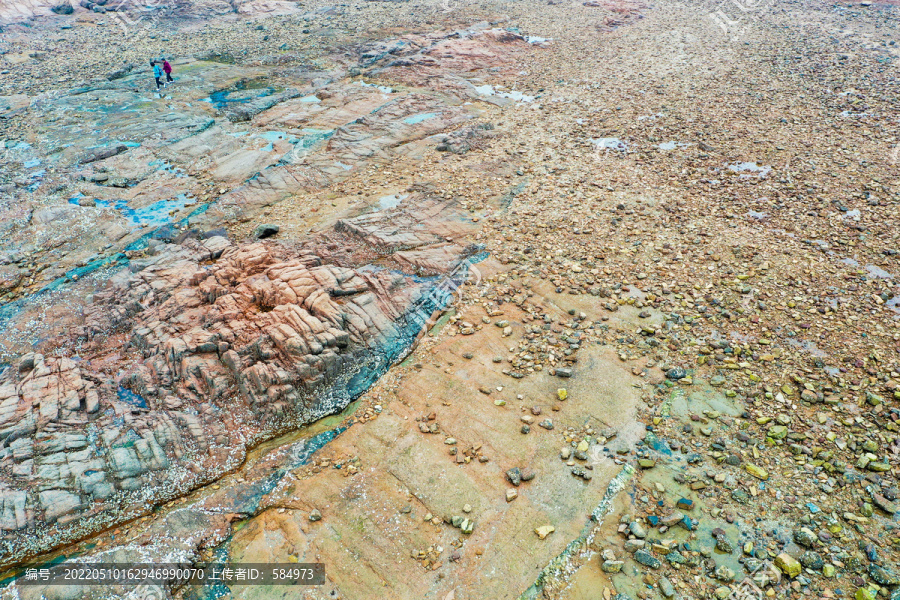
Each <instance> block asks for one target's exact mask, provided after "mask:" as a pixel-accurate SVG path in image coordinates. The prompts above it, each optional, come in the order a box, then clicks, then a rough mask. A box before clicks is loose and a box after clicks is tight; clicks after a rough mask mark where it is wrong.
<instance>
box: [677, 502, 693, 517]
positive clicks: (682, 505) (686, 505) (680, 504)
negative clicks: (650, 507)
mask: <svg viewBox="0 0 900 600" xmlns="http://www.w3.org/2000/svg"><path fill="white" fill-rule="evenodd" d="M675 507H676V508H679V509H681V510H691V509H692V508H694V501H693V500H689V499H687V498H680V499H679V500H678V502H676V503H675ZM679 520H680V519H679Z"/></svg>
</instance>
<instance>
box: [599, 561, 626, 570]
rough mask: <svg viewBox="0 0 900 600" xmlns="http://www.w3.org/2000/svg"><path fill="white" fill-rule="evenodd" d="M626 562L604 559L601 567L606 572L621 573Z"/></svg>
mask: <svg viewBox="0 0 900 600" xmlns="http://www.w3.org/2000/svg"><path fill="white" fill-rule="evenodd" d="M624 565H625V563H624V562H623V561H621V560H604V561H603V562H602V563H601V564H600V569H601V570H602V571H603V572H604V573H620V572H621V571H622V567H623V566H624Z"/></svg>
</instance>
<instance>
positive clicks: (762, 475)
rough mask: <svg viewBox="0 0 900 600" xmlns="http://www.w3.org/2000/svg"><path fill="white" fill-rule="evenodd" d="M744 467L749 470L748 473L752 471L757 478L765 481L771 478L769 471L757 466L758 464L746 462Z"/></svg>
mask: <svg viewBox="0 0 900 600" xmlns="http://www.w3.org/2000/svg"><path fill="white" fill-rule="evenodd" d="M744 468H745V469H746V470H747V472H748V473H750V474H751V475H753V476H754V477H756V478H757V479H761V480H762V481H765V480H767V479H768V478H769V473H768V471H766V470H765V469H763V468H762V467H757V466H756V465H754V464H752V463H746V464H745V465H744Z"/></svg>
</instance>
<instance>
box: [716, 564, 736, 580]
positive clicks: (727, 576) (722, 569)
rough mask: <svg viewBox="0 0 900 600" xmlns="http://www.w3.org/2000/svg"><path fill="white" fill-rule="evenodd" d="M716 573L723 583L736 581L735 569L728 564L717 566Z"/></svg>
mask: <svg viewBox="0 0 900 600" xmlns="http://www.w3.org/2000/svg"><path fill="white" fill-rule="evenodd" d="M714 575H715V577H716V579H718V580H719V581H721V582H723V583H731V582H732V581H734V577H735V574H734V570H733V569H731V568H729V567H728V566H726V565H719V566H718V567H716V570H715V573H714Z"/></svg>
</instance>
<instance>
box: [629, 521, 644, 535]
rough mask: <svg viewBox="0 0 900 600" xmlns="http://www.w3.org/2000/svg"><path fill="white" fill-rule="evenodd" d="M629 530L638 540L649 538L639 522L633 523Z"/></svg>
mask: <svg viewBox="0 0 900 600" xmlns="http://www.w3.org/2000/svg"><path fill="white" fill-rule="evenodd" d="M628 529H629V530H630V531H631V533H632V534H633V535H634V537H636V538H638V539H644V538H645V537H647V530H646V529H644V526H643V525H641V524H640V523H638V522H637V521H632V522H631V524H630V525H629V526H628Z"/></svg>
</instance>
